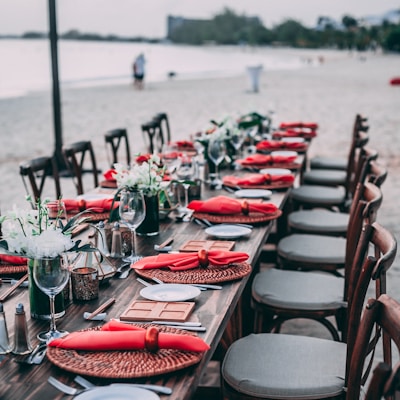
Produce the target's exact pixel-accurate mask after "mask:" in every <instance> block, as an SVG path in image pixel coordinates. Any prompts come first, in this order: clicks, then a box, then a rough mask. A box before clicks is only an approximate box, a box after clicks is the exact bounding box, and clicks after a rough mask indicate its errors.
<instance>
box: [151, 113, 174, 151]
mask: <svg viewBox="0 0 400 400" xmlns="http://www.w3.org/2000/svg"><path fill="white" fill-rule="evenodd" d="M153 119H154V121H157V123H158V124H159V126H160V140H161V142H162V144H161V146H162V145H163V144H164V143H169V142H170V141H171V129H170V126H169V120H168V115H167V113H165V112H160V113H158V114H156V115H155V116H154V118H153Z"/></svg>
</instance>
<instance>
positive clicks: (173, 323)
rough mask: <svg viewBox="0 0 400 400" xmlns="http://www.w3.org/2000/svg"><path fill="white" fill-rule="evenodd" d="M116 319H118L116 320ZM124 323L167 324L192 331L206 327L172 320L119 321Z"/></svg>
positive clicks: (203, 330)
mask: <svg viewBox="0 0 400 400" xmlns="http://www.w3.org/2000/svg"><path fill="white" fill-rule="evenodd" d="M117 321H118V320H117ZM120 322H123V323H124V324H133V325H135V324H138V323H139V324H155V325H164V326H169V327H170V328H178V329H183V330H185V331H194V332H205V331H206V330H207V329H206V327H205V326H190V325H183V324H182V323H177V322H174V321H170V322H168V321H164V322H162V321H120Z"/></svg>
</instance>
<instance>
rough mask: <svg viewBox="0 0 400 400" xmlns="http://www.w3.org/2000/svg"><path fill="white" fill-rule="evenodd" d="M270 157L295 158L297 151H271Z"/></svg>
mask: <svg viewBox="0 0 400 400" xmlns="http://www.w3.org/2000/svg"><path fill="white" fill-rule="evenodd" d="M271 156H284V157H297V156H298V154H297V151H289V150H288V151H285V150H282V151H272V152H271Z"/></svg>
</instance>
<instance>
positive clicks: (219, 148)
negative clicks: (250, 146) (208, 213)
mask: <svg viewBox="0 0 400 400" xmlns="http://www.w3.org/2000/svg"><path fill="white" fill-rule="evenodd" d="M207 152H208V157H209V158H210V160H211V161H212V162H213V163H214V165H215V173H214V174H210V176H213V178H214V179H213V180H212V185H213V186H215V188H216V189H220V188H221V187H222V181H221V179H220V178H219V174H218V165H219V164H221V162H222V160H223V159H224V158H225V154H226V146H225V142H224V140H222V139H211V140H210V141H209V143H208V150H207Z"/></svg>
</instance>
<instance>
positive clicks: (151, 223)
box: [136, 194, 160, 236]
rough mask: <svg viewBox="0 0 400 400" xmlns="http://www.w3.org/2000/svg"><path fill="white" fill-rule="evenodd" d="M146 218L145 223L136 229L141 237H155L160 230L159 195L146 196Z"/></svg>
mask: <svg viewBox="0 0 400 400" xmlns="http://www.w3.org/2000/svg"><path fill="white" fill-rule="evenodd" d="M144 202H145V204H146V216H145V218H144V220H143V222H142V223H141V224H140V225H139V226H138V227H137V228H136V233H137V234H138V235H140V236H155V235H158V233H159V230H160V214H159V199H158V194H151V195H150V194H145V195H144Z"/></svg>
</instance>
